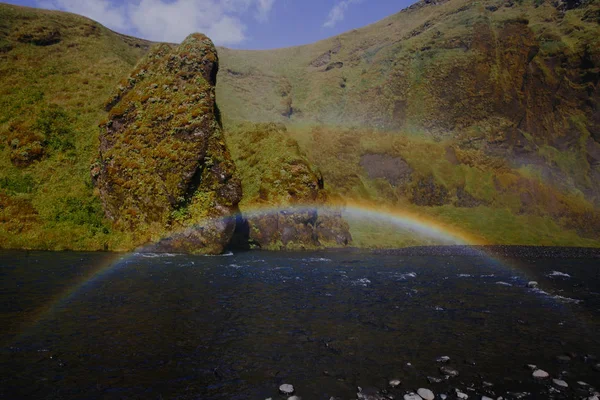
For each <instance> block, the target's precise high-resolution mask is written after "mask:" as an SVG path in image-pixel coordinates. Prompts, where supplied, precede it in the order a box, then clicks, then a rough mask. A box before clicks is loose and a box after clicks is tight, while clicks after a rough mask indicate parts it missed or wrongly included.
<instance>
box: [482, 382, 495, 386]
mask: <svg viewBox="0 0 600 400" xmlns="http://www.w3.org/2000/svg"><path fill="white" fill-rule="evenodd" d="M483 386H484V387H492V386H494V384H493V383H492V382H487V381H483Z"/></svg>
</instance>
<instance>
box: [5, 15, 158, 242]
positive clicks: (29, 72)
mask: <svg viewBox="0 0 600 400" xmlns="http://www.w3.org/2000/svg"><path fill="white" fill-rule="evenodd" d="M44 30H45V31H48V30H58V31H59V32H60V35H61V40H60V42H59V43H56V44H52V45H47V46H40V45H35V44H32V43H23V42H20V41H19V38H21V40H24V39H23V35H24V34H27V33H28V32H33V33H34V34H35V33H36V32H42V34H43V32H44ZM0 41H1V43H2V46H4V51H3V52H2V53H0V81H1V85H0V196H2V197H0V202H1V205H2V207H0V219H1V221H2V222H3V223H1V224H0V247H18V248H41V249H63V248H69V249H102V248H104V247H105V245H106V246H107V247H108V248H112V249H119V248H123V247H126V246H127V244H126V243H127V241H128V239H127V238H126V237H124V236H123V235H121V234H116V233H111V229H110V226H109V224H108V223H107V222H106V221H105V220H104V219H103V216H102V215H103V213H102V208H101V205H100V202H99V200H98V198H97V196H95V195H94V194H93V188H92V185H91V180H90V172H89V171H90V165H91V164H92V162H93V160H94V158H95V157H96V155H97V146H98V127H97V126H98V123H99V122H100V120H101V119H102V118H104V117H105V116H106V113H105V112H104V111H103V107H102V106H103V103H104V102H105V101H106V99H108V97H109V95H110V94H111V93H112V92H113V91H114V88H115V87H116V84H117V83H118V82H119V80H121V79H122V78H123V77H124V76H127V74H128V73H129V71H130V70H131V69H132V67H133V65H134V64H135V63H136V61H137V60H138V59H139V57H141V56H142V55H143V54H144V53H145V51H146V50H147V47H148V45H149V43H148V42H146V41H143V40H138V39H134V38H129V37H125V36H121V35H118V34H116V33H114V32H112V31H110V30H108V29H106V28H104V27H103V26H101V25H99V24H98V23H96V22H93V21H91V20H89V19H87V18H84V17H80V16H76V15H72V14H67V13H62V12H53V11H42V10H34V9H30V8H23V7H16V6H10V5H3V4H0ZM34 139H37V141H38V143H41V144H42V145H43V147H44V152H45V155H44V156H43V157H42V158H41V159H40V160H39V161H35V162H33V163H32V164H31V165H29V166H26V167H16V166H15V165H13V164H12V163H11V151H12V149H11V146H14V145H15V144H16V143H17V142H20V144H22V143H23V142H24V141H28V140H34ZM34 141H35V140H34Z"/></svg>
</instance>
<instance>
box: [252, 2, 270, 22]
mask: <svg viewBox="0 0 600 400" xmlns="http://www.w3.org/2000/svg"><path fill="white" fill-rule="evenodd" d="M273 3H275V0H258V4H257V10H256V19H257V20H259V21H261V22H264V21H266V20H267V19H269V14H270V13H271V9H272V8H273Z"/></svg>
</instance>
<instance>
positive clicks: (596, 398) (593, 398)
mask: <svg viewBox="0 0 600 400" xmlns="http://www.w3.org/2000/svg"><path fill="white" fill-rule="evenodd" d="M587 400H599V399H598V396H590V397H588V398H587Z"/></svg>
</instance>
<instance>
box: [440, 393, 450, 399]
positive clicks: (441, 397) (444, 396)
mask: <svg viewBox="0 0 600 400" xmlns="http://www.w3.org/2000/svg"><path fill="white" fill-rule="evenodd" d="M447 398H448V396H446V395H445V394H440V399H442V400H446V399H447Z"/></svg>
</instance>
